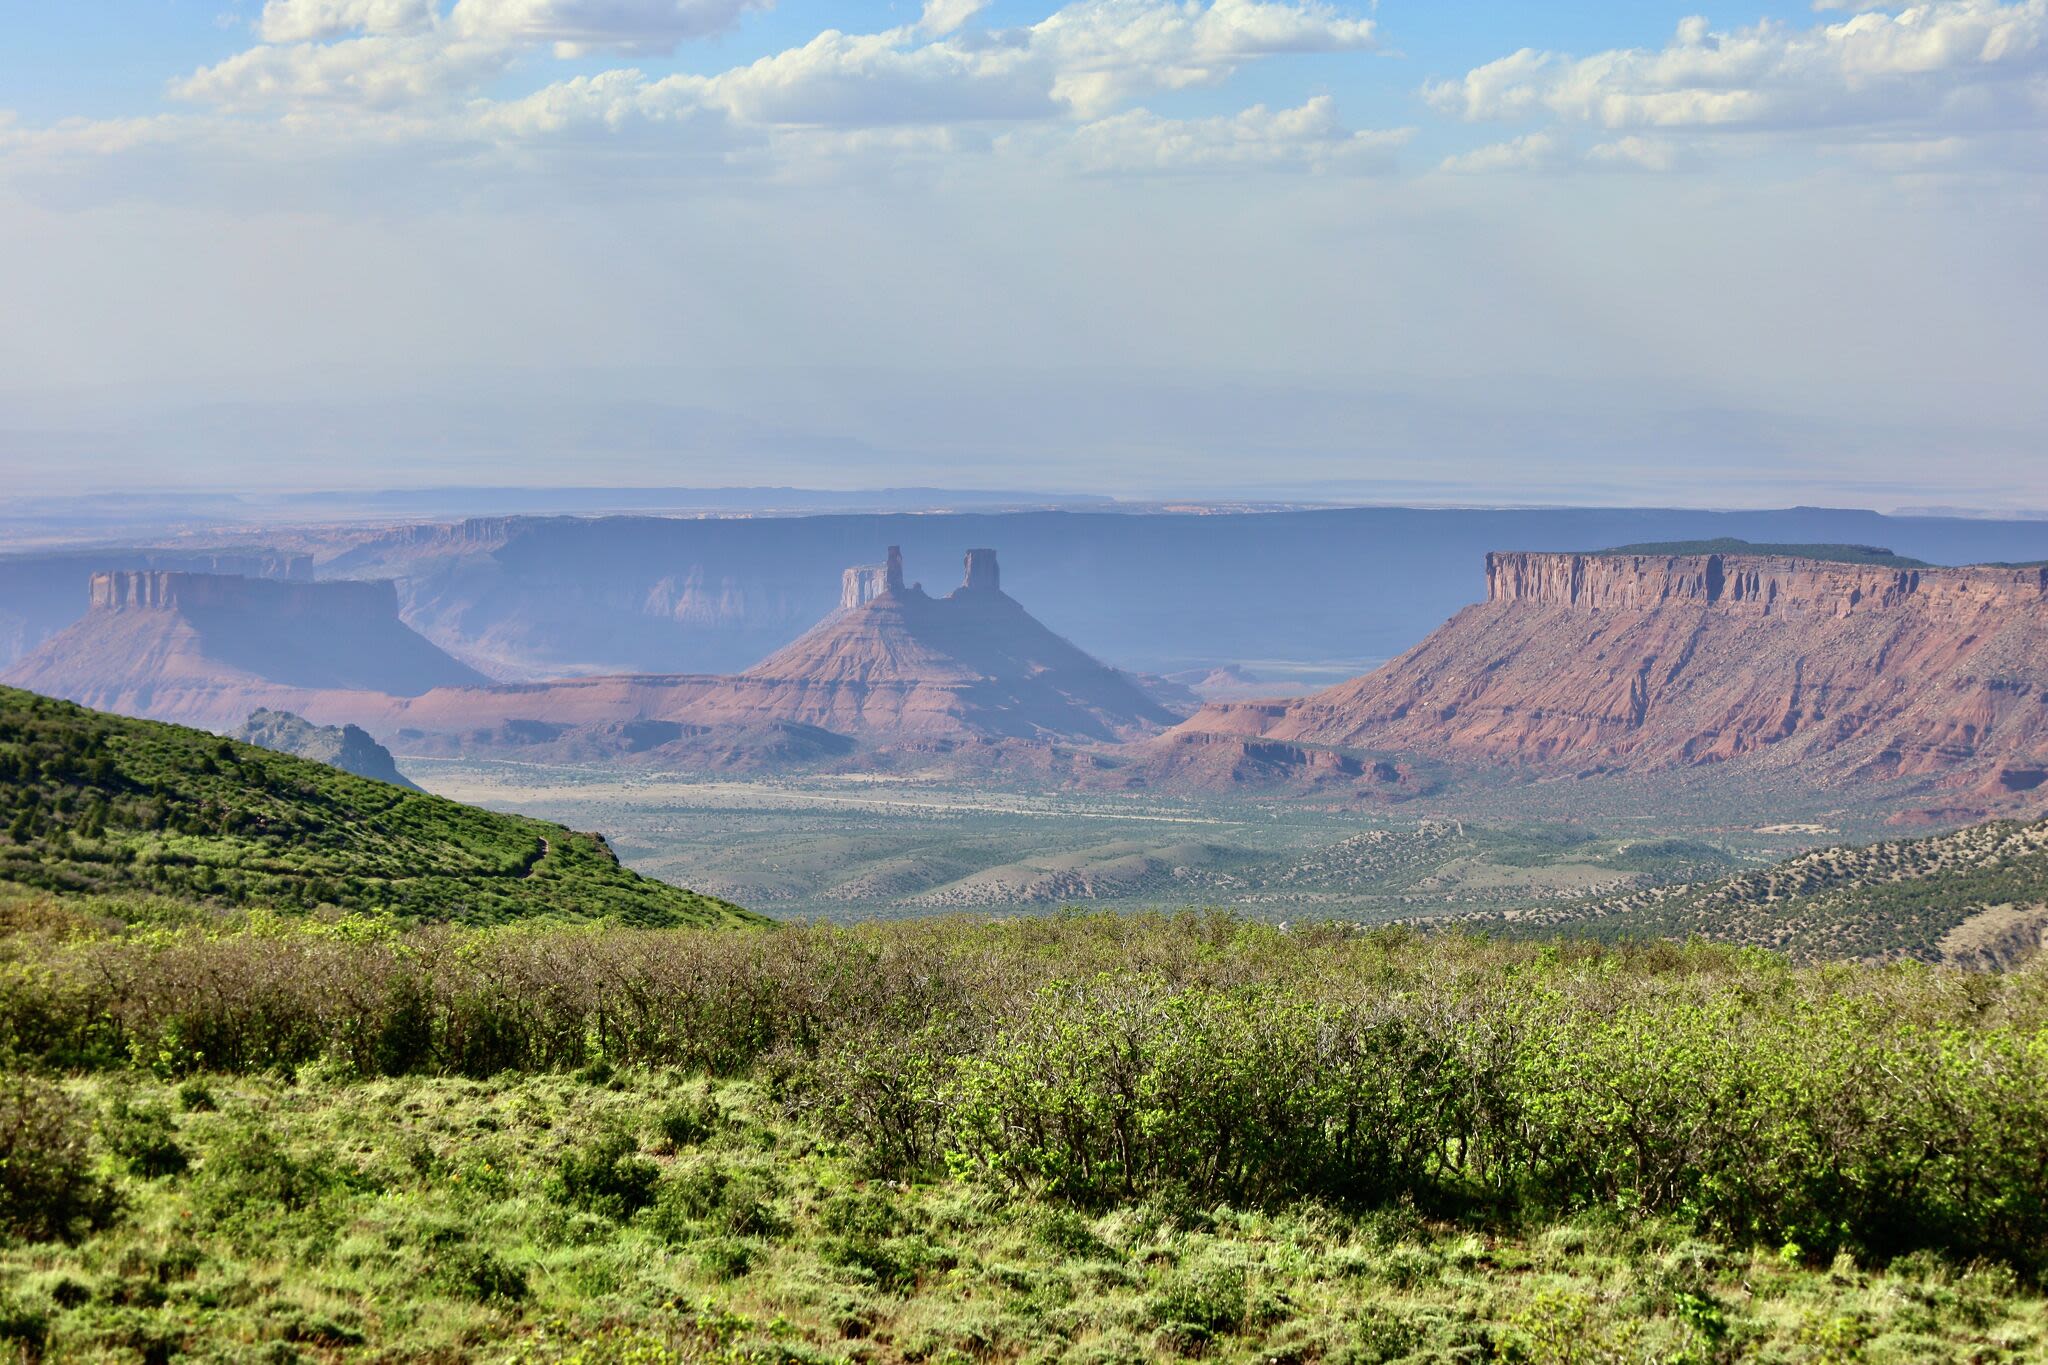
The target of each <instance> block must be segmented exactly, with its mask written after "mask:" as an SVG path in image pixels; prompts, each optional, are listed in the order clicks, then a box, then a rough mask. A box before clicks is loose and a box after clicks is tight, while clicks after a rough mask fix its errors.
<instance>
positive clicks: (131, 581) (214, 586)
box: [90, 569, 398, 619]
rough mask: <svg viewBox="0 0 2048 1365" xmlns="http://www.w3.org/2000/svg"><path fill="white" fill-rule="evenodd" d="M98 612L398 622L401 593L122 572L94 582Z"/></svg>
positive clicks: (342, 583) (384, 586)
mask: <svg viewBox="0 0 2048 1365" xmlns="http://www.w3.org/2000/svg"><path fill="white" fill-rule="evenodd" d="M90 607H91V610H92V611H95V612H111V611H193V610H202V611H203V610H206V609H209V608H215V609H220V608H227V609H234V610H238V611H250V612H260V613H264V614H268V615H285V616H303V615H307V614H310V613H319V614H322V615H331V614H346V615H367V616H374V617H391V618H394V619H395V618H396V617H397V615H398V588H397V585H395V584H394V583H392V582H391V581H390V580H388V579H379V580H375V581H369V580H353V579H337V580H331V581H328V582H324V583H316V582H310V581H306V580H303V579H275V578H244V577H242V576H240V575H236V574H210V573H189V572H186V571H183V570H165V569H116V570H111V571H107V572H102V573H96V574H94V575H93V576H92V586H91V596H90Z"/></svg>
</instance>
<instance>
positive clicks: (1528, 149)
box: [1443, 133, 1572, 175]
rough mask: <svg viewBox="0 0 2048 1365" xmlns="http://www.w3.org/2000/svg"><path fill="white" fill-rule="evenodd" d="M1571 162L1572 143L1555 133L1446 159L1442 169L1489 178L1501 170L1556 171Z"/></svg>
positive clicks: (1500, 144) (1519, 138) (1494, 144)
mask: <svg viewBox="0 0 2048 1365" xmlns="http://www.w3.org/2000/svg"><path fill="white" fill-rule="evenodd" d="M1571 161H1572V155H1571V144H1570V143H1569V142H1567V141H1566V140H1565V139H1564V138H1562V137H1560V136H1559V135H1558V134H1556V133H1530V134H1528V135H1527V136H1525V137H1518V138H1513V139H1510V140H1509V141H1507V142H1496V143H1493V144H1491V145H1489V146H1485V147H1476V148H1474V149H1473V150H1471V151H1469V152H1460V153H1458V154H1456V155H1454V156H1449V157H1445V158H1444V163H1443V169H1444V170H1447V171H1452V172H1455V173H1457V174H1460V175H1486V174H1492V173H1494V172H1498V171H1543V170H1555V169H1558V168H1560V167H1563V166H1567V165H1569V164H1571Z"/></svg>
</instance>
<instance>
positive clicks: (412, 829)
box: [0, 688, 750, 924]
mask: <svg viewBox="0 0 2048 1365" xmlns="http://www.w3.org/2000/svg"><path fill="white" fill-rule="evenodd" d="M0 882H11V883H15V884H18V885H22V886H27V887H37V888H46V889H50V890H55V891H63V892H67V893H78V894H90V895H98V896H102V897H115V898H119V897H137V896H144V897H155V898H160V899H167V900H171V901H178V902H187V903H197V904H208V905H225V906H250V905H255V906H263V907H265V908H268V909H274V910H284V911H307V910H314V909H319V908H322V907H328V908H332V909H338V910H341V911H348V912H365V913H377V914H383V915H392V916H397V917H400V918H403V919H407V920H456V921H461V922H465V923H493V922H500V921H507V920H514V919H523V918H528V917H533V916H545V917H566V918H577V919H619V920H624V921H628V922H632V923H641V924H709V923H720V922H738V921H741V920H744V919H748V918H750V917H749V916H747V915H746V914H745V912H743V911H740V910H738V909H736V908H735V907H733V906H731V905H728V904H726V903H725V902H722V901H718V900H715V899H713V898H711V897H707V896H701V895H698V894H696V893H694V892H690V891H686V890H682V889H680V888H677V887H673V886H669V885H667V884H665V883H662V882H658V881H655V880H653V879H651V878H647V877H642V876H640V875H638V874H636V873H634V872H631V871H629V870H627V869H626V868H624V867H622V866H620V865H619V862H618V860H617V859H616V858H615V857H614V856H613V854H612V851H611V849H610V848H609V846H608V845H607V844H606V843H605V841H604V840H603V838H602V837H600V836H597V835H591V834H580V833H575V832H572V831H570V830H568V829H564V828H562V827H561V826H559V825H550V824H546V823H543V822H541V821H538V820H531V819H526V818H523V817H519V816H509V815H499V814H495V813H493V812H490V811H485V810H479V809H477V808H475V807H471V806H464V805H460V804H458V803H456V802H453V801H447V800H443V799H441V798H439V797H433V796H428V795H425V794H423V793H419V792H413V791H408V790H406V789H404V788H400V787H395V786H391V785H388V784H386V783H382V782H376V781H372V780H370V779H367V778H361V777H356V776H354V775H352V774H349V773H345V772H342V771H340V770H339V769H335V768H330V767H326V766H324V765H322V764H318V763H312V762H308V761H306V760H303V759H298V758H293V757H290V756H288V755H283V754H278V753H273V752H271V751H269V750H266V749H260V748H257V747H255V746H253V745H248V744H238V743H234V742H232V741H230V740H225V739H220V738H218V737H216V736H213V735H209V734H206V733H204V732H202V731H198V730H188V729H185V728H183V727H180V726H174V725H164V724H159V723H157V722H154V721H142V720H129V719H125V718H122V717H118V716H111V715H106V714H103V713H100V712H95V711H89V710H86V709H84V708H82V707H78V706H73V705H71V704H70V703H67V702H59V701H53V700H51V699H49V698H46V697H40V696H37V695H35V694H33V693H29V692H21V691H16V690H13V689H6V688H0Z"/></svg>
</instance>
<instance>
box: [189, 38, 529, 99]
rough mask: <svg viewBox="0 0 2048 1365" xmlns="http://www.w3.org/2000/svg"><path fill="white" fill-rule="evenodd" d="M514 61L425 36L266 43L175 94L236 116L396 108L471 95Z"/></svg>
mask: <svg viewBox="0 0 2048 1365" xmlns="http://www.w3.org/2000/svg"><path fill="white" fill-rule="evenodd" d="M509 60H510V54H508V53H507V52H506V51H505V50H504V49H502V48H500V47H497V46H495V45H491V44H478V43H468V42H449V41H445V40H444V39H442V38H441V37H439V36H437V35H428V34H421V35H412V34H367V35H363V36H359V37H352V38H346V39H342V40H340V41H337V42H327V43H312V42H306V43H282V44H270V43H266V44H264V45H263V46H261V47H252V48H250V49H249V50H248V51H246V52H238V53H236V54H235V55H234V56H232V57H229V58H228V59H226V60H225V61H221V62H217V63H215V64H214V65H212V66H208V67H202V68H200V69H199V70H198V71H195V72H194V73H192V75H190V76H188V77H186V78H185V79H183V80H180V81H174V82H172V84H171V93H172V94H173V95H175V96H177V97H178V98H180V99H185V100H192V101H196V102H199V103H203V104H211V105H215V106H217V107H219V108H221V109H223V110H227V111H230V112H237V113H250V112H257V111H262V110H276V109H289V108H291V107H294V106H303V105H337V104H347V105H355V106H359V107H361V108H364V109H369V110H396V109H403V108H409V107H414V106H418V105H421V104H424V103H430V102H435V101H441V100H445V99H447V98H448V97H450V96H453V95H456V94H459V93H463V92H466V91H469V90H471V89H473V88H474V87H475V86H477V85H478V84H479V83H481V82H482V81H485V80H488V79H490V78H492V77H494V76H496V75H498V74H499V73H501V72H502V71H504V69H505V67H506V65H507V64H508V62H509Z"/></svg>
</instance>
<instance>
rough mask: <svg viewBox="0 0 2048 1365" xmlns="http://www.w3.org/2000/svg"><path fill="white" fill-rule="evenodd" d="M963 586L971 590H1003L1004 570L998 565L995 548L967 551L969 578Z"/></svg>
mask: <svg viewBox="0 0 2048 1365" xmlns="http://www.w3.org/2000/svg"><path fill="white" fill-rule="evenodd" d="M960 586H961V587H963V588H965V589H966V590H967V591H969V592H1001V591H1002V588H1003V571H1002V570H1001V569H1000V568H998V567H997V566H996V552H995V551H994V550H969V551H968V552H967V578H966V581H964V582H963V583H961V585H960Z"/></svg>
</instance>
